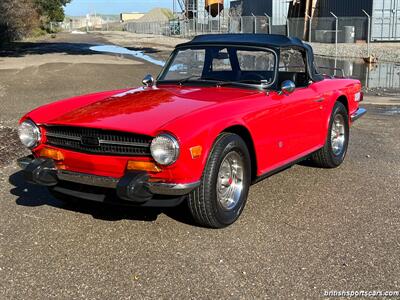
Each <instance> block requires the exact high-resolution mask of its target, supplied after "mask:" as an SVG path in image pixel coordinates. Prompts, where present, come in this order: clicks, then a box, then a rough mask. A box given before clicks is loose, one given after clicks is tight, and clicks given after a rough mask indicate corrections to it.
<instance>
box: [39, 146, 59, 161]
mask: <svg viewBox="0 0 400 300" xmlns="http://www.w3.org/2000/svg"><path fill="white" fill-rule="evenodd" d="M39 156H40V157H47V158H51V159H54V160H55V161H62V160H64V154H63V153H62V152H61V151H59V150H55V149H51V148H43V149H42V150H40V154H39Z"/></svg>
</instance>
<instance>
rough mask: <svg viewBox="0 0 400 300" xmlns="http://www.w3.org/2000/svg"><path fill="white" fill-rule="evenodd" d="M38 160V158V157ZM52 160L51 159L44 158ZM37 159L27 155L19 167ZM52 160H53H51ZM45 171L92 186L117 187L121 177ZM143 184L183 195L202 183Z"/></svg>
mask: <svg viewBox="0 0 400 300" xmlns="http://www.w3.org/2000/svg"><path fill="white" fill-rule="evenodd" d="M36 160H37V159H36ZM42 160H43V161H45V160H47V161H48V160H50V159H42ZM34 161H35V158H34V157H33V156H26V157H23V158H20V159H18V161H17V163H18V165H19V167H20V168H21V169H23V170H26V169H27V168H28V166H29V165H31V164H32V162H34ZM50 161H51V160H50ZM44 171H45V172H53V173H54V174H55V176H56V177H57V179H58V180H62V181H69V182H74V183H80V184H85V185H90V186H97V187H104V188H111V189H116V188H117V187H118V184H119V183H120V181H121V179H119V178H114V177H108V176H98V175H92V174H86V173H79V172H72V171H67V170H60V169H57V168H56V167H55V166H53V167H49V166H46V169H45V170H44ZM35 183H38V184H42V185H48V186H52V185H55V184H56V183H51V184H43V183H41V182H35ZM143 185H144V186H145V187H146V188H147V189H148V191H149V192H150V193H152V194H157V195H169V196H183V195H186V194H188V193H190V192H191V191H192V190H194V189H195V188H196V187H198V186H199V185H200V182H192V183H185V184H182V183H165V182H151V181H145V182H143Z"/></svg>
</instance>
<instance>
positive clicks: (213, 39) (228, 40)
mask: <svg viewBox="0 0 400 300" xmlns="http://www.w3.org/2000/svg"><path fill="white" fill-rule="evenodd" d="M215 44H217V45H221V44H229V45H237V46H240V45H243V46H256V47H268V48H273V49H275V50H278V51H279V49H280V48H286V47H292V48H296V47H297V48H301V49H303V50H304V52H305V54H306V59H307V69H308V73H309V76H310V78H311V79H312V80H313V81H321V80H323V76H321V75H320V74H319V73H318V72H317V71H316V69H315V64H314V52H313V49H312V48H311V46H310V45H308V44H305V43H303V41H302V40H300V39H298V38H295V37H287V36H284V35H280V34H259V33H257V34H251V33H228V34H204V35H198V36H195V37H194V38H193V39H192V40H191V41H189V42H187V43H183V44H179V45H177V46H176V47H177V48H179V47H187V46H189V47H190V46H202V45H215Z"/></svg>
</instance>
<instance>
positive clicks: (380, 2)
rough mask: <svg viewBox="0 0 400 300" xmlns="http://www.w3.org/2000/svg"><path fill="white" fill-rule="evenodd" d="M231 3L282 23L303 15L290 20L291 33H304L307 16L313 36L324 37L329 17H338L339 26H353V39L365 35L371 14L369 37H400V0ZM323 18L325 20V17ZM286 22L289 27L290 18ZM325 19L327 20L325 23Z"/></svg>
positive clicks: (241, 0)
mask: <svg viewBox="0 0 400 300" xmlns="http://www.w3.org/2000/svg"><path fill="white" fill-rule="evenodd" d="M232 3H233V4H234V5H236V6H238V5H240V6H241V7H242V16H252V15H255V16H262V15H265V14H267V15H269V16H272V25H285V24H286V22H287V20H286V18H304V19H305V21H304V22H303V24H301V23H298V22H295V23H294V24H293V23H292V26H291V27H292V29H294V31H292V32H291V35H297V36H299V37H301V38H306V36H307V31H308V29H307V26H308V25H307V22H308V18H312V19H313V23H312V26H313V30H315V29H318V30H320V31H321V32H320V31H318V30H317V33H316V34H317V36H315V37H314V38H315V39H316V40H318V39H322V40H320V41H324V40H323V39H324V37H323V36H322V35H323V32H322V31H325V32H327V31H329V30H330V31H332V30H334V29H335V28H334V27H333V23H332V21H329V20H328V19H332V18H334V16H333V15H335V16H337V17H338V18H339V30H340V31H341V32H344V27H347V26H354V27H355V40H361V39H363V40H365V39H366V38H367V31H368V22H367V15H369V16H370V17H371V29H370V30H371V40H373V41H395V40H400V0H334V1H333V0H293V1H291V0H264V1H259V0H239V1H233V2H232ZM324 19H326V21H324ZM287 23H288V24H286V25H287V26H288V27H290V22H287ZM324 23H326V24H324Z"/></svg>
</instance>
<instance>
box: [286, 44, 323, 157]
mask: <svg viewBox="0 0 400 300" xmlns="http://www.w3.org/2000/svg"><path fill="white" fill-rule="evenodd" d="M287 51H288V52H289V53H287V52H285V51H282V52H281V57H280V70H279V78H280V79H279V82H280V83H279V84H281V83H282V82H283V81H284V80H292V81H294V82H295V84H296V88H295V90H294V91H293V92H292V93H291V94H288V95H285V94H281V95H278V98H279V99H280V101H281V110H280V122H279V123H280V126H281V127H282V128H280V134H281V136H280V137H279V138H278V146H279V149H280V151H279V153H280V154H279V156H280V160H281V162H284V163H287V162H290V161H292V160H295V159H297V158H300V157H302V156H304V155H306V154H308V153H310V152H311V151H313V150H316V149H317V148H318V147H320V143H321V138H320V137H321V130H322V129H323V126H324V123H323V105H324V98H323V97H322V95H321V94H320V93H319V91H318V89H317V87H316V85H315V84H314V83H310V81H309V79H308V75H307V74H308V73H307V72H306V63H305V60H304V57H305V56H304V54H303V53H301V52H300V51H299V50H294V49H288V50H287Z"/></svg>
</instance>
